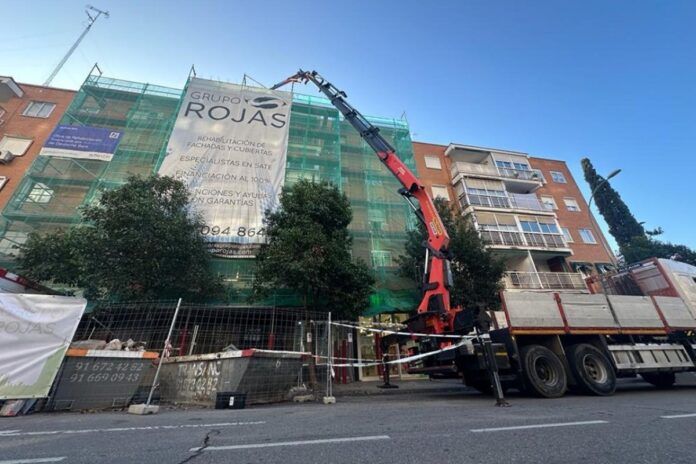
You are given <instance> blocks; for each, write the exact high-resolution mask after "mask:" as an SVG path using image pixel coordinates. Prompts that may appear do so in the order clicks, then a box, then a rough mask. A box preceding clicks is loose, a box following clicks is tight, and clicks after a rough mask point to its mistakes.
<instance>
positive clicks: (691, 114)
mask: <svg viewBox="0 0 696 464" xmlns="http://www.w3.org/2000/svg"><path fill="white" fill-rule="evenodd" d="M94 1H95V3H94V4H95V6H97V7H99V8H102V9H107V10H110V12H111V17H110V18H109V19H107V20H99V22H98V23H97V24H96V25H95V26H94V28H93V30H92V31H91V32H90V34H89V35H88V36H87V38H86V39H85V41H84V42H83V44H82V45H81V47H80V48H79V49H78V50H77V51H76V52H75V54H74V55H73V56H72V58H71V59H70V61H69V62H68V64H67V65H66V66H65V68H64V69H63V71H62V72H61V74H59V76H58V77H57V78H56V79H55V80H54V85H56V86H61V87H68V88H77V87H79V85H80V83H81V82H82V80H84V78H85V76H86V74H87V73H88V71H89V70H90V68H91V66H92V64H93V63H94V62H99V65H100V67H101V68H102V70H103V71H104V73H105V74H106V75H109V76H113V77H119V78H124V79H131V80H136V81H146V82H151V83H154V84H160V85H169V86H174V87H182V86H183V84H184V81H185V79H186V76H187V74H188V70H189V68H190V66H191V65H192V64H194V65H195V67H196V70H197V71H198V75H199V76H200V77H209V78H215V79H217V78H219V79H223V80H229V81H233V82H238V81H240V80H241V78H242V76H243V75H244V74H245V73H246V74H249V75H251V76H253V77H254V78H255V79H257V80H258V81H260V82H262V83H264V84H266V85H271V84H273V83H275V82H276V81H278V80H280V79H281V78H283V77H285V76H286V75H288V74H291V73H293V72H294V71H295V70H296V69H297V68H299V67H304V68H314V69H317V70H319V71H320V72H321V73H322V74H323V75H325V76H326V77H327V78H329V79H330V80H332V81H333V82H334V83H335V84H336V85H337V86H338V87H339V88H343V89H345V90H346V91H347V93H348V95H349V97H350V101H351V103H353V104H354V106H356V107H357V108H359V109H360V110H361V111H362V112H363V113H366V114H372V115H380V116H394V117H399V116H400V115H401V114H402V113H404V112H406V115H407V117H408V120H409V122H410V124H411V129H412V133H413V138H414V139H415V140H419V141H426V142H433V143H449V142H458V143H465V144H470V145H480V146H489V147H497V148H503V149H509V150H518V151H523V152H527V153H529V154H531V155H534V156H541V157H547V158H556V159H563V160H565V161H566V162H567V163H568V165H569V166H570V168H571V170H572V171H573V173H574V175H575V177H576V180H578V182H579V184H580V185H581V188H583V190H584V191H585V193H586V196H588V195H587V188H586V185H585V183H584V181H583V180H582V172H581V170H580V159H581V158H582V157H584V156H588V157H589V158H590V159H591V160H592V161H593V162H594V164H595V167H596V168H597V170H598V171H599V172H600V173H605V174H606V173H608V172H610V171H612V170H614V169H616V168H621V169H622V173H621V174H620V175H619V176H618V177H616V178H615V179H614V180H613V181H612V184H613V185H614V187H615V188H617V189H618V190H619V192H620V193H621V195H622V197H623V198H624V200H625V201H626V202H627V203H628V205H629V207H630V208H631V210H632V211H633V212H634V214H635V216H636V217H637V219H638V220H639V221H646V226H647V227H657V226H662V227H663V228H664V229H665V231H666V233H665V235H664V236H663V239H666V240H670V241H673V242H677V243H684V244H687V245H689V246H691V247H696V234H695V233H694V229H695V227H694V226H696V219H694V213H693V210H694V207H693V206H692V205H693V202H694V201H693V200H694V193H693V184H694V183H695V182H696V179H694V174H695V173H696V159H695V158H694V155H693V152H694V147H695V146H696V55H695V51H696V2H694V1H636V0H632V1H618V0H616V1H611V2H607V1H590V0H582V1H580V0H578V1H575V2H571V1H563V0H560V1H559V0H555V1H541V0H538V1H534V0H530V1H464V0H462V1H449V2H448V1H441V2H438V1H431V2H426V1H406V0H401V1H393V2H391V1H374V0H373V1H367V0H350V1H347V0H344V1H338V0H336V1H321V2H319V1H314V2H309V1H296V2H293V1H282V2H281V1H261V0H258V1H193V0H190V1H174V0H170V1H167V2H165V1H159V2H158V1H147V0H139V1H112V0H94ZM96 2H98V3H96ZM83 8H84V0H78V1H72V0H61V1H60V2H56V1H48V0H46V1H34V0H21V1H15V0H3V1H2V10H3V11H15V12H16V13H15V14H13V15H12V21H11V22H5V24H4V25H3V40H2V41H1V42H0V74H9V75H12V76H14V77H15V78H16V79H17V80H19V81H21V82H29V83H42V82H43V81H44V80H45V78H46V77H47V76H48V74H49V73H50V72H51V70H52V67H53V66H54V65H55V64H56V63H57V62H58V61H59V60H60V58H61V57H62V55H63V54H64V53H65V51H66V50H67V49H68V47H69V46H70V45H71V43H72V42H73V41H74V40H75V38H76V37H77V35H79V33H80V31H81V28H82V27H84V24H85V21H84V20H85V16H84V13H83ZM307 91H308V92H309V91H313V90H311V89H309V88H308V89H307Z"/></svg>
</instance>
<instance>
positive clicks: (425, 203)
mask: <svg viewBox="0 0 696 464" xmlns="http://www.w3.org/2000/svg"><path fill="white" fill-rule="evenodd" d="M309 81H311V82H313V83H314V84H315V85H316V86H317V87H318V88H319V90H320V91H321V92H322V93H323V94H324V95H326V97H328V98H329V100H330V101H331V103H332V104H333V105H334V106H335V107H336V108H337V109H338V110H339V111H340V112H341V114H343V116H344V117H345V118H346V120H347V121H348V122H350V124H351V125H352V126H353V127H354V128H355V129H356V130H357V131H358V133H359V134H360V136H361V137H362V138H363V140H365V142H366V143H367V144H368V145H370V147H372V149H373V150H374V151H375V153H376V154H377V156H378V157H379V159H380V160H381V161H382V163H384V165H385V166H386V167H387V169H389V171H390V172H391V173H392V174H394V176H395V177H396V178H397V179H398V180H399V182H400V183H401V185H403V188H402V189H400V190H399V193H400V194H401V195H403V196H404V198H406V200H407V201H408V202H409V204H410V205H411V207H412V208H413V210H414V212H415V213H416V215H417V216H418V218H419V219H420V220H421V221H422V222H423V224H424V225H425V228H426V230H427V233H428V240H427V243H425V244H424V246H425V247H426V263H425V264H426V266H427V267H426V274H427V281H426V282H425V283H424V288H423V299H422V300H421V302H420V304H419V305H418V308H417V311H418V315H419V317H418V319H420V320H421V321H422V323H423V327H422V330H427V331H429V332H431V333H437V334H439V333H444V332H451V331H453V330H454V318H455V315H456V313H457V312H459V309H452V308H451V307H450V293H449V287H450V286H451V280H452V279H451V272H450V267H449V260H448V255H449V253H448V248H447V247H448V244H449V235H447V231H446V230H445V226H444V225H443V224H442V219H441V218H440V215H439V214H438V212H437V209H436V208H435V205H434V204H433V201H432V199H431V198H430V196H429V195H428V194H427V192H426V191H425V186H424V185H423V183H421V181H420V180H419V179H418V178H417V177H416V176H415V175H414V174H413V172H412V171H411V170H410V169H409V168H408V166H406V165H405V164H404V162H403V161H401V159H400V158H399V157H398V156H397V155H396V152H395V150H394V148H393V147H392V146H391V144H389V142H388V141H387V140H386V139H385V138H384V137H382V135H381V134H380V133H379V128H378V127H375V126H374V125H372V124H371V123H370V122H369V121H368V120H367V119H366V118H365V117H364V116H363V115H362V114H360V112H359V111H358V110H356V109H355V108H353V107H352V106H351V105H350V104H349V103H348V102H347V101H346V100H345V99H346V97H347V95H346V93H345V92H343V91H341V90H338V89H337V88H336V87H335V86H334V85H333V84H331V83H330V82H328V81H327V80H326V79H324V78H323V77H321V76H320V75H319V74H318V73H317V72H316V71H302V70H300V71H299V72H298V73H296V74H294V75H293V76H291V77H289V78H287V79H286V80H284V81H283V82H281V83H279V84H276V85H275V86H273V87H272V89H277V88H279V87H282V86H283V85H286V84H288V83H291V82H302V83H307V82H309ZM413 199H416V200H417V204H416V203H414V202H413Z"/></svg>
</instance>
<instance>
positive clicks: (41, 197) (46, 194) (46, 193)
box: [27, 182, 54, 203]
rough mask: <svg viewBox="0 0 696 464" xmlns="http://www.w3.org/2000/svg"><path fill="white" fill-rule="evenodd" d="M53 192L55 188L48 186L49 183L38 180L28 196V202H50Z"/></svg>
mask: <svg viewBox="0 0 696 464" xmlns="http://www.w3.org/2000/svg"><path fill="white" fill-rule="evenodd" d="M53 194H54V192H53V189H50V188H48V185H46V184H44V183H41V182H37V183H35V184H34V187H32V189H31V192H29V195H28V196H27V203H48V202H49V201H51V198H53Z"/></svg>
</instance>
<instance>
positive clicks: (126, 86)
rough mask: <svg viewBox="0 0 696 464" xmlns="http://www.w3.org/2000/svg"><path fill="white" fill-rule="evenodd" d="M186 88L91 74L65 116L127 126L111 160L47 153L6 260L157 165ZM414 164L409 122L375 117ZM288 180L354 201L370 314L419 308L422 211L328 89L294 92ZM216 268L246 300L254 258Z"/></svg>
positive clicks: (4, 248) (16, 204)
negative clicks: (409, 238)
mask: <svg viewBox="0 0 696 464" xmlns="http://www.w3.org/2000/svg"><path fill="white" fill-rule="evenodd" d="M182 94H183V92H182V90H181V89H172V88H167V87H161V86H154V85H151V84H143V83H136V82H129V81H124V80H118V79H112V78H108V77H104V76H99V75H90V76H88V77H87V79H86V80H85V82H84V83H83V85H82V86H81V88H80V90H79V91H78V92H77V94H76V95H75V97H74V99H73V101H72V103H71V104H70V106H69V108H68V110H67V111H66V113H65V115H64V116H63V118H62V120H61V124H68V125H87V126H95V127H107V128H112V129H115V130H121V131H123V133H124V135H123V138H122V141H121V143H120V145H119V147H118V149H117V151H116V153H115V154H114V156H113V159H112V160H111V161H96V160H81V159H71V158H58V157H52V156H39V157H37V158H36V160H35V161H34V163H33V165H32V166H31V168H30V169H29V170H28V171H27V173H26V175H25V176H24V178H23V179H22V181H21V184H20V185H19V187H18V188H17V190H16V191H15V193H14V195H13V197H12V198H11V200H10V201H9V203H8V204H7V206H6V207H5V209H4V210H3V212H2V218H0V221H2V222H1V224H0V226H1V227H2V228H1V229H0V231H1V233H2V236H1V237H2V238H1V239H0V265H4V266H5V267H9V268H10V269H12V267H13V258H14V256H16V254H17V247H18V246H19V245H21V244H22V243H23V242H24V241H25V240H26V238H27V235H28V234H29V233H30V232H39V233H46V232H50V231H53V230H57V229H64V228H67V227H70V226H72V225H74V224H77V223H79V221H80V216H79V211H78V208H79V207H80V206H81V205H85V204H90V203H92V202H94V201H97V200H98V197H99V192H100V191H101V190H102V189H104V188H113V187H116V186H118V185H121V184H123V183H124V182H125V180H126V179H127V177H128V176H129V175H133V174H135V175H148V174H150V173H152V172H155V171H156V167H157V166H158V164H159V161H160V160H161V157H162V155H163V154H164V151H165V149H166V145H167V140H168V138H169V135H170V133H171V130H172V127H173V124H174V121H175V119H176V115H177V111H178V108H179V103H180V100H181V97H182ZM368 119H369V120H370V121H371V122H372V123H373V124H375V125H377V126H378V127H379V128H380V131H381V133H382V134H383V135H384V136H385V137H386V138H387V139H388V140H389V142H390V143H391V144H392V145H393V146H394V147H395V148H396V151H397V153H398V154H399V156H400V157H401V159H402V160H403V161H404V162H405V163H406V165H408V166H409V168H411V169H412V170H414V171H415V169H416V168H415V161H414V157H413V148H412V145H411V138H410V133H409V127H408V124H407V122H406V121H404V120H399V119H388V118H368ZM289 130H290V137H289V143H288V156H287V169H286V177H285V182H286V185H291V184H292V183H294V182H296V181H297V180H298V179H302V178H307V179H314V180H327V181H330V182H333V183H334V184H336V185H337V186H339V188H340V189H341V190H342V191H343V192H344V193H345V194H346V195H347V196H348V198H349V199H350V202H351V205H352V207H353V222H352V223H351V225H350V230H351V233H352V235H353V239H354V241H353V256H354V257H355V258H362V259H363V260H364V261H366V262H367V263H370V264H371V266H372V268H373V270H374V272H375V276H376V278H377V285H376V291H375V293H374V294H373V296H372V298H371V299H370V301H371V303H370V307H369V308H365V312H366V313H367V314H377V313H380V312H390V311H395V310H402V311H403V310H406V311H410V310H411V309H413V308H414V307H415V304H416V296H417V291H416V289H415V288H414V284H413V282H412V281H411V280H408V279H404V278H402V277H400V276H399V275H398V272H397V267H396V266H397V262H396V258H397V257H398V256H399V255H400V254H402V253H403V248H404V242H405V239H406V230H407V229H408V228H410V227H413V226H414V222H413V221H414V216H413V213H412V212H411V211H410V208H409V207H408V205H407V204H406V203H405V202H404V200H403V199H402V198H401V196H400V195H399V194H398V193H397V190H398V188H399V187H400V185H399V184H398V182H397V181H396V180H395V179H394V178H393V177H392V175H391V173H389V172H388V171H387V170H386V168H385V167H384V166H383V165H382V163H381V162H380V161H379V159H378V158H377V156H376V155H375V154H374V152H373V151H372V149H371V148H370V147H369V146H368V145H367V144H365V143H364V142H363V140H362V139H361V137H360V136H359V134H357V133H356V132H355V130H354V129H353V128H352V126H350V124H349V123H347V122H346V121H345V120H344V119H343V117H342V116H341V115H340V113H339V112H338V110H336V109H335V108H334V107H333V106H332V105H331V103H330V102H329V101H328V100H326V99H325V98H323V97H319V96H307V95H300V94H294V95H293V104H292V110H291V117H290V128H289ZM212 266H213V269H214V270H215V271H216V272H218V273H219V274H221V275H222V276H223V278H224V280H225V282H226V283H227V284H228V285H230V286H231V287H232V288H234V291H233V292H230V297H229V298H230V299H231V300H234V301H231V302H236V303H246V300H247V296H248V295H249V294H250V288H251V284H252V282H253V279H254V262H253V260H248V259H222V258H215V259H213V262H212ZM258 304H262V305H269V304H270V305H274V306H299V305H300V304H301V302H300V298H298V296H297V295H294V294H293V293H292V292H288V291H286V290H282V289H278V290H277V291H276V292H274V293H273V295H272V296H271V297H269V299H268V300H266V301H263V302H258Z"/></svg>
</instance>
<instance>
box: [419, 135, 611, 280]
mask: <svg viewBox="0 0 696 464" xmlns="http://www.w3.org/2000/svg"><path fill="white" fill-rule="evenodd" d="M413 146H414V153H415V156H416V164H417V166H418V172H419V173H420V175H421V178H422V179H423V180H424V182H425V183H426V185H427V186H428V188H430V189H431V193H432V195H433V197H438V196H439V197H444V198H445V199H447V200H449V201H451V202H453V204H455V205H456V207H457V208H459V209H460V211H461V212H462V213H463V214H467V215H469V217H470V218H471V220H472V221H473V222H474V225H475V227H476V228H477V229H478V231H479V233H480V235H481V238H482V239H483V240H484V241H485V242H486V243H487V244H488V246H489V247H490V249H491V250H493V251H494V253H495V255H497V256H498V257H500V258H501V259H503V261H504V263H505V268H506V273H505V286H506V288H518V289H553V290H576V291H583V290H585V289H586V286H585V283H584V276H585V275H587V274H590V273H596V272H603V271H604V270H606V269H607V267H610V266H613V265H614V263H615V260H616V258H615V257H614V255H613V254H612V252H611V249H610V248H609V245H608V243H607V241H606V239H605V237H604V236H603V234H602V232H601V230H600V229H599V227H598V226H597V223H596V222H595V220H594V218H593V216H592V213H591V212H590V211H589V208H588V205H587V203H586V202H585V200H584V198H583V196H582V193H581V192H580V189H579V188H578V186H577V184H576V182H575V180H574V179H573V176H572V175H571V173H570V170H569V169H568V167H567V166H566V164H565V162H563V161H558V160H549V159H543V158H535V157H530V156H529V155H528V154H526V153H520V152H515V151H509V150H501V149H493V148H481V147H474V146H468V145H460V144H449V145H436V144H428V143H421V142H414V144H413Z"/></svg>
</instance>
